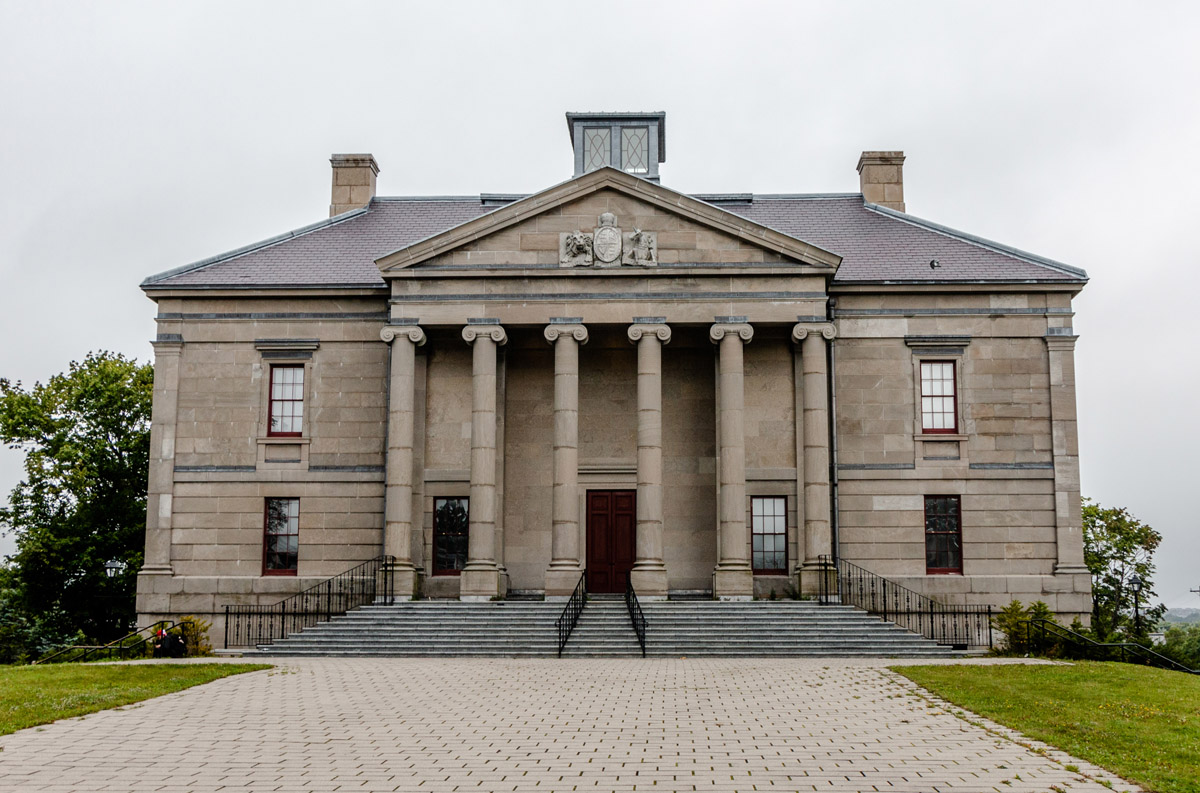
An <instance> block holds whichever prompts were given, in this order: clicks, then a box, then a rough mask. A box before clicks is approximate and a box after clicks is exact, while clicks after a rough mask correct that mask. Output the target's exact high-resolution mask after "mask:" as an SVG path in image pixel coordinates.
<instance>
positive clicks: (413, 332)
mask: <svg viewBox="0 0 1200 793" xmlns="http://www.w3.org/2000/svg"><path fill="white" fill-rule="evenodd" d="M401 336H404V337H407V338H408V340H409V341H411V342H412V343H413V344H415V345H417V346H418V347H420V346H421V345H422V344H424V343H425V331H423V330H421V328H420V327H418V326H416V325H384V327H383V329H382V330H380V331H379V338H380V339H382V340H383V341H384V342H385V343H387V344H391V343H392V342H393V341H395V340H396V339H397V338H399V337H401Z"/></svg>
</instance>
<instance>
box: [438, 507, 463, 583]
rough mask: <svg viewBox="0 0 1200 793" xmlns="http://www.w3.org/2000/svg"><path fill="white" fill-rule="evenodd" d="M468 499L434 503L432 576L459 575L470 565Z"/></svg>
mask: <svg viewBox="0 0 1200 793" xmlns="http://www.w3.org/2000/svg"><path fill="white" fill-rule="evenodd" d="M469 514H470V507H469V506H468V500H467V499H465V498H435V499H434V500H433V574H434V575H458V574H459V572H460V571H461V570H462V569H463V565H465V564H466V563H467V516H468V515H469Z"/></svg>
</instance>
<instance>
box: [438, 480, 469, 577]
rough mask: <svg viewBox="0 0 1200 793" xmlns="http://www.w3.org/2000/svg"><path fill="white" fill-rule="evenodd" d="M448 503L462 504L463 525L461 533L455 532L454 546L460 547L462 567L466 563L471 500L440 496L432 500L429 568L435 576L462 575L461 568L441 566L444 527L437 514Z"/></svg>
mask: <svg viewBox="0 0 1200 793" xmlns="http://www.w3.org/2000/svg"><path fill="white" fill-rule="evenodd" d="M450 501H457V502H461V503H462V507H463V512H464V515H463V524H464V525H463V526H462V531H461V532H456V534H455V537H456V544H459V545H461V547H462V562H463V564H464V565H465V564H466V563H467V542H468V540H469V526H470V520H471V499H469V498H467V497H466V496H440V497H438V498H435V499H434V500H433V560H432V564H431V565H430V567H431V568H432V569H433V575H437V576H442V575H460V574H461V573H462V568H461V567H446V566H444V565H442V564H441V562H442V554H441V551H444V550H445V549H444V548H443V547H442V545H443V543H444V542H445V541H444V539H443V538H444V537H445V527H444V526H443V525H441V522H440V521H439V520H438V513H439V512H440V511H441V505H443V504H445V503H447V502H450Z"/></svg>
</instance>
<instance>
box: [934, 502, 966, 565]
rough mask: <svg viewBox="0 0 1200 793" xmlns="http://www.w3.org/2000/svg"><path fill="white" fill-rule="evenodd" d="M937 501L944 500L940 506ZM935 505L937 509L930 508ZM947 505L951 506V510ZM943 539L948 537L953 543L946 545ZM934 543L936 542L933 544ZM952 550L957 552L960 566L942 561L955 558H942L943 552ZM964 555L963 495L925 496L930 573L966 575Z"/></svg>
mask: <svg viewBox="0 0 1200 793" xmlns="http://www.w3.org/2000/svg"><path fill="white" fill-rule="evenodd" d="M937 502H942V503H941V504H940V505H939V504H938V503H937ZM931 504H932V505H933V506H934V507H935V508H934V509H933V510H930V506H931ZM951 505H952V507H951ZM947 507H950V508H949V509H947ZM941 538H948V539H949V545H948V546H947V545H944V544H943V542H942V541H941ZM935 539H936V540H937V541H936V542H935ZM931 543H934V544H933V545H931ZM938 546H941V547H938ZM949 549H953V550H955V551H957V555H958V566H957V567H953V566H946V565H945V564H939V563H942V562H947V561H953V559H946V558H939V555H941V554H944V553H946V551H947V550H949ZM962 557H963V547H962V496H925V572H926V574H928V575H962V571H963V568H962V564H963V558H962Z"/></svg>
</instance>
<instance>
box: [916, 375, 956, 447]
mask: <svg viewBox="0 0 1200 793" xmlns="http://www.w3.org/2000/svg"><path fill="white" fill-rule="evenodd" d="M957 431H958V394H957V389H956V387H955V380H954V361H921V432H934V433H936V432H947V433H953V432H957Z"/></svg>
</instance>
